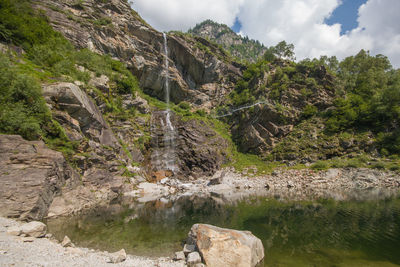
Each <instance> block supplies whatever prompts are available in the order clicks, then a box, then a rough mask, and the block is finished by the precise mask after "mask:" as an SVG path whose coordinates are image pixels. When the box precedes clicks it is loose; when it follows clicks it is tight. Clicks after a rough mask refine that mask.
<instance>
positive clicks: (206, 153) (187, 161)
mask: <svg viewBox="0 0 400 267" xmlns="http://www.w3.org/2000/svg"><path fill="white" fill-rule="evenodd" d="M171 124H172V127H173V129H174V130H175V131H176V133H175V134H173V135H171V136H170V137H169V138H168V140H166V139H165V138H164V135H165V127H166V125H167V122H166V121H165V112H153V118H152V139H151V142H150V146H151V151H152V154H151V159H150V161H151V166H150V167H151V170H150V172H152V173H153V176H154V177H156V178H157V177H158V178H157V180H161V179H163V178H165V177H168V176H170V175H168V171H173V174H174V175H178V176H180V177H187V176H189V175H192V176H202V175H212V174H213V173H214V172H215V171H217V170H218V169H219V168H220V167H221V165H222V164H223V163H225V162H226V160H227V158H228V155H227V154H226V153H227V152H226V151H227V149H228V142H227V141H226V140H225V139H224V138H222V137H221V136H220V135H218V134H217V133H216V132H215V131H214V130H212V129H211V128H210V127H209V126H208V125H206V123H204V122H202V121H199V120H195V119H191V120H187V121H185V120H183V119H181V118H179V117H178V116H177V115H175V114H174V113H171ZM171 142H172V146H173V147H172V148H171V146H167V145H168V143H171ZM166 163H169V164H166ZM173 164H175V165H176V170H168V169H165V168H168V165H170V166H171V165H173Z"/></svg>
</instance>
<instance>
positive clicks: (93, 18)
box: [34, 0, 241, 106]
mask: <svg viewBox="0 0 400 267" xmlns="http://www.w3.org/2000/svg"><path fill="white" fill-rule="evenodd" d="M34 2H35V3H34V5H35V7H36V8H38V9H43V10H45V12H46V14H47V16H48V17H49V19H50V22H51V24H52V26H53V27H54V28H55V29H56V30H57V31H59V32H61V33H62V34H63V35H64V36H65V37H66V38H67V39H69V40H70V41H71V42H72V43H73V44H75V46H76V47H78V48H89V49H91V50H92V51H95V52H98V53H102V54H110V55H111V56H113V57H115V58H118V59H119V60H121V61H123V62H125V63H127V64H128V67H129V68H130V69H131V70H132V71H133V72H134V74H135V75H137V76H138V77H139V80H140V86H141V87H142V88H144V90H145V91H146V92H148V93H149V94H151V95H153V96H157V97H159V98H160V99H164V80H165V78H166V77H165V75H163V71H164V68H163V60H164V58H165V55H164V49H163V43H164V40H163V36H162V34H161V33H160V32H157V31H156V30H154V29H153V28H152V27H151V26H149V25H148V24H146V23H145V22H144V21H143V20H142V19H141V18H140V17H139V15H138V14H137V13H136V12H135V11H133V10H132V9H131V7H130V6H129V4H128V1H124V0H113V1H96V0H87V1H83V2H81V3H80V4H76V2H75V1H70V0H58V1H50V0H40V1H34ZM60 10H62V12H60ZM93 22H99V23H93ZM100 22H102V23H100ZM167 39H168V47H169V50H170V56H169V59H170V70H169V73H170V77H169V79H170V81H171V86H170V88H171V100H172V101H173V102H176V103H178V102H180V101H182V100H185V101H190V102H192V103H196V104H198V105H200V106H211V105H215V104H218V103H219V102H220V101H221V100H222V98H221V97H223V96H224V95H225V94H226V92H227V91H228V92H229V91H230V90H231V89H232V88H233V83H232V82H233V81H235V80H236V79H237V78H238V77H240V75H241V71H240V69H239V68H238V67H235V66H234V65H233V64H231V63H229V60H228V57H227V55H225V54H224V53H223V52H222V51H221V50H220V49H219V48H218V47H216V46H212V45H211V46H209V47H210V48H209V49H201V47H204V45H205V43H207V41H206V40H205V39H202V38H197V39H194V38H191V37H188V36H183V35H181V34H172V35H169V36H168V38H167ZM236 66H238V65H236Z"/></svg>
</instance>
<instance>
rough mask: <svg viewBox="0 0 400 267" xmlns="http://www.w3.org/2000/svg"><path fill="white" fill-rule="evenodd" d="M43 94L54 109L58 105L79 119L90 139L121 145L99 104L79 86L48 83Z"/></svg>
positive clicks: (81, 126) (109, 144)
mask: <svg viewBox="0 0 400 267" xmlns="http://www.w3.org/2000/svg"><path fill="white" fill-rule="evenodd" d="M43 95H44V97H45V99H46V101H47V103H49V104H50V105H51V106H52V107H53V109H55V108H56V107H57V109H60V110H62V111H64V112H67V113H68V115H70V116H71V117H72V118H74V119H75V120H76V121H78V122H79V128H80V129H81V130H82V132H83V133H84V134H85V135H86V136H88V137H89V138H90V139H93V140H94V141H96V142H99V143H100V144H102V145H106V146H111V147H114V148H117V147H119V144H118V141H117V139H116V138H115V136H114V134H113V132H112V131H111V128H110V127H109V126H108V124H107V123H106V121H105V120H104V118H103V115H102V114H101V112H100V111H99V109H98V108H97V106H96V105H95V104H94V103H93V101H92V100H91V99H90V98H89V96H88V95H87V94H86V93H85V92H84V91H82V90H81V89H80V88H79V87H78V86H76V85H75V84H73V83H65V82H62V83H56V84H51V85H46V86H44V87H43ZM56 118H57V117H56ZM60 123H62V121H60ZM77 127H78V126H77Z"/></svg>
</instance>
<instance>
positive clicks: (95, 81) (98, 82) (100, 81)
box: [89, 74, 110, 93]
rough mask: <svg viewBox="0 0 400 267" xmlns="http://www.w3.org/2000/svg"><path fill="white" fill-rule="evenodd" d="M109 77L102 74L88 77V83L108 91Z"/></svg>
mask: <svg viewBox="0 0 400 267" xmlns="http://www.w3.org/2000/svg"><path fill="white" fill-rule="evenodd" d="M109 81H110V79H109V78H108V77H107V76H106V75H104V74H102V75H101V76H100V77H94V78H92V79H90V81H89V85H91V86H94V87H96V88H97V89H100V90H101V91H103V92H106V93H108V82H109Z"/></svg>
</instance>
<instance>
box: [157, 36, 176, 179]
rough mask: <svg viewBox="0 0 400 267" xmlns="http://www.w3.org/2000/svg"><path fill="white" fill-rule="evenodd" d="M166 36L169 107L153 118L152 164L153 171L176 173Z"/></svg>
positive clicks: (165, 60)
mask: <svg viewBox="0 0 400 267" xmlns="http://www.w3.org/2000/svg"><path fill="white" fill-rule="evenodd" d="M163 37H164V57H165V59H164V77H165V79H164V91H165V103H166V104H167V109H166V110H165V111H159V112H154V114H153V119H152V135H153V136H152V138H153V152H152V157H151V158H152V159H151V161H152V166H153V171H160V170H162V171H171V172H172V173H174V174H176V172H177V171H178V166H177V156H176V137H177V133H176V130H175V128H174V126H173V123H172V122H171V119H172V118H171V117H172V115H173V114H172V112H171V110H170V108H169V105H170V104H169V102H170V88H169V60H168V43H167V41H168V40H167V35H166V34H165V33H163Z"/></svg>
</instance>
